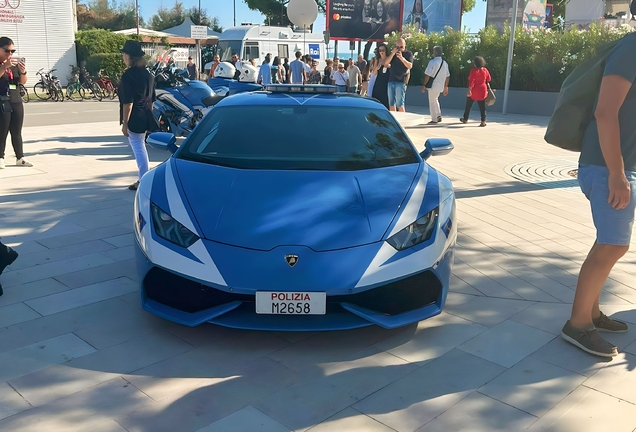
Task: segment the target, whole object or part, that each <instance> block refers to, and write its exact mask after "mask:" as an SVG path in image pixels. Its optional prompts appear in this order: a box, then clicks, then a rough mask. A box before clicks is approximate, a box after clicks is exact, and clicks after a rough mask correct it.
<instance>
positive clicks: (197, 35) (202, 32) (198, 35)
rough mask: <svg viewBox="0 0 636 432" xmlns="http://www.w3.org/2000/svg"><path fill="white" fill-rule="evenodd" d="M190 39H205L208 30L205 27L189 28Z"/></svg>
mask: <svg viewBox="0 0 636 432" xmlns="http://www.w3.org/2000/svg"><path fill="white" fill-rule="evenodd" d="M190 38H192V39H207V38H208V28H207V27H206V26H196V25H191V26H190Z"/></svg>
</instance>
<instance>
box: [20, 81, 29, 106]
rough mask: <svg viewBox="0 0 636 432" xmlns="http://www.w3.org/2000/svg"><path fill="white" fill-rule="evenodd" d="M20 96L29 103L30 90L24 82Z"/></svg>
mask: <svg viewBox="0 0 636 432" xmlns="http://www.w3.org/2000/svg"><path fill="white" fill-rule="evenodd" d="M20 97H21V98H22V102H24V103H29V91H28V90H27V88H26V87H25V86H24V85H22V84H20Z"/></svg>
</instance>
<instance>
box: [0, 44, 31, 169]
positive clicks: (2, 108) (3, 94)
mask: <svg viewBox="0 0 636 432" xmlns="http://www.w3.org/2000/svg"><path fill="white" fill-rule="evenodd" d="M15 51H16V50H15V47H14V45H13V41H12V40H11V39H9V38H8V37H6V36H3V37H0V169H4V168H5V167H6V164H5V160H4V159H5V158H4V152H5V149H6V145H7V137H8V135H9V132H11V144H12V145H13V151H14V152H15V157H16V165H17V166H23V167H31V166H33V164H32V163H30V162H29V161H27V160H26V159H25V158H24V151H23V146H24V144H23V142H22V124H23V123H24V105H23V103H22V97H21V96H20V89H19V86H20V84H25V83H26V81H27V70H26V65H25V64H24V59H17V58H13V54H14V53H15Z"/></svg>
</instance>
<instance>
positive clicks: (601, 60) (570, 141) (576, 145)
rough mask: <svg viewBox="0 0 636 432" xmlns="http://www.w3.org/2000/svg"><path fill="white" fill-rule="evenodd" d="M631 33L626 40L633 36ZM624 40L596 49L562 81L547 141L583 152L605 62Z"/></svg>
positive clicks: (546, 135)
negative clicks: (586, 131)
mask: <svg viewBox="0 0 636 432" xmlns="http://www.w3.org/2000/svg"><path fill="white" fill-rule="evenodd" d="M634 36H636V33H630V34H628V35H625V36H624V37H634ZM621 40H622V39H618V40H615V41H613V42H609V43H607V44H604V45H601V46H599V47H598V48H596V55H595V56H594V57H593V58H591V59H589V60H586V61H585V62H583V63H581V64H580V65H579V66H577V67H576V68H575V69H574V70H573V71H572V73H571V74H570V75H569V76H568V77H567V78H566V79H565V81H563V85H562V86H561V91H560V92H559V97H558V99H557V102H556V106H555V107H554V113H553V114H552V117H551V118H550V123H549V124H548V129H547V131H546V133H545V137H544V139H545V140H546V142H548V143H549V144H553V145H555V146H557V147H561V148H562V149H566V150H572V151H578V152H580V151H581V148H582V147H583V136H584V135H585V130H586V129H587V126H588V125H589V124H590V122H591V121H592V118H593V116H594V108H595V106H596V99H597V98H598V91H599V88H600V86H601V81H602V79H603V73H604V72H605V62H606V60H607V57H608V56H609V55H610V54H611V53H612V51H613V50H614V47H616V45H618V43H619V42H620V41H621Z"/></svg>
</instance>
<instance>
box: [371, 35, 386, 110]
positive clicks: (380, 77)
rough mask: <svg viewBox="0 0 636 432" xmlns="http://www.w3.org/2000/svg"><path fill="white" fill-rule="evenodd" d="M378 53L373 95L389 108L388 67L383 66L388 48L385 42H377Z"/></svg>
mask: <svg viewBox="0 0 636 432" xmlns="http://www.w3.org/2000/svg"><path fill="white" fill-rule="evenodd" d="M377 50H378V54H377V57H378V59H379V63H378V65H377V69H376V72H375V73H376V78H375V84H374V85H373V94H372V95H371V96H373V97H374V98H375V99H377V100H379V101H380V102H381V103H382V105H384V106H385V107H387V109H388V108H389V90H388V87H389V68H387V67H384V61H385V60H386V54H387V51H388V50H389V49H388V48H387V46H386V44H384V43H381V44H378V48H377Z"/></svg>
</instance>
